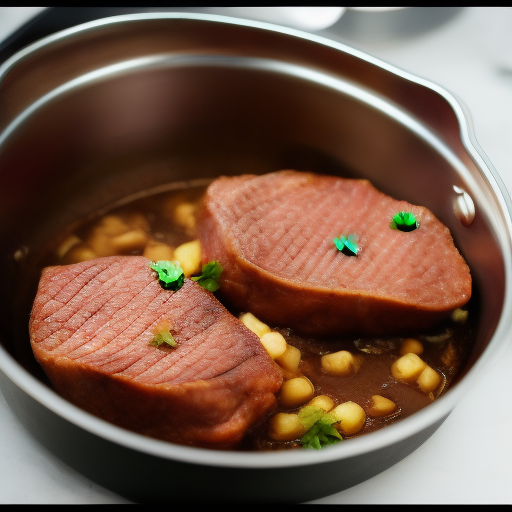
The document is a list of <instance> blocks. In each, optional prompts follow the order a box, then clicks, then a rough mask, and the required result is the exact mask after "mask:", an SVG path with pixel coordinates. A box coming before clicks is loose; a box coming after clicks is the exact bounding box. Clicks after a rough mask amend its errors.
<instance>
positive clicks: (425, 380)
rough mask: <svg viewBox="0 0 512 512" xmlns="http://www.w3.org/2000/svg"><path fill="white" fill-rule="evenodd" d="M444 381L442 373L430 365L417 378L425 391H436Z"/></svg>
mask: <svg viewBox="0 0 512 512" xmlns="http://www.w3.org/2000/svg"><path fill="white" fill-rule="evenodd" d="M442 381H443V377H441V375H440V374H439V373H437V372H436V371H435V370H434V369H433V368H431V367H430V366H427V367H426V368H425V369H424V370H423V371H422V372H421V374H420V376H419V377H418V380H417V382H418V386H419V387H420V389H421V390H422V391H423V392H424V393H430V392H431V391H435V390H436V389H437V388H438V387H439V385H440V384H441V382H442Z"/></svg>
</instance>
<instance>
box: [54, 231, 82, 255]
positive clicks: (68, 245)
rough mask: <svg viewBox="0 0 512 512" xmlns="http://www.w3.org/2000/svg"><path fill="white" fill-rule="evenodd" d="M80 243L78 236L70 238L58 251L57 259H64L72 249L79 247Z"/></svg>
mask: <svg viewBox="0 0 512 512" xmlns="http://www.w3.org/2000/svg"><path fill="white" fill-rule="evenodd" d="M80 242H81V240H80V238H78V237H77V236H76V235H71V236H68V237H67V238H66V240H64V241H63V242H62V243H61V244H60V246H59V248H58V249H57V257H58V258H63V257H64V256H65V255H66V254H67V253H68V252H69V250H70V249H71V248H72V247H74V246H75V245H78V244H79V243H80Z"/></svg>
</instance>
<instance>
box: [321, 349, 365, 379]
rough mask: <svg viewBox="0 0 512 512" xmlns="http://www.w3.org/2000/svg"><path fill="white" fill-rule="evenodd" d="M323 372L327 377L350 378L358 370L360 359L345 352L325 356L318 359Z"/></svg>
mask: <svg viewBox="0 0 512 512" xmlns="http://www.w3.org/2000/svg"><path fill="white" fill-rule="evenodd" d="M320 362H321V365H322V368H323V370H324V371H325V372H326V373H328V374H329V375H338V376H340V377H350V376H351V375H354V374H355V373H356V372H357V371H358V370H359V368H360V366H361V363H362V359H361V358H360V357H356V356H354V354H352V353H351V352H348V351H347V350H340V351H339V352H333V353H331V354H326V355H324V356H322V357H321V359H320Z"/></svg>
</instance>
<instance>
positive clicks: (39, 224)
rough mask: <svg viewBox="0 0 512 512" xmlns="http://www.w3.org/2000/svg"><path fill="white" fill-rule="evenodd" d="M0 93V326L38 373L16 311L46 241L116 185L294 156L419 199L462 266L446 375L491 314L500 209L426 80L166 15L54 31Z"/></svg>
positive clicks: (132, 186)
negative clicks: (465, 330) (462, 329)
mask: <svg viewBox="0 0 512 512" xmlns="http://www.w3.org/2000/svg"><path fill="white" fill-rule="evenodd" d="M199 25H200V27H199ZM30 84H35V85H34V87H30ZM0 97H1V98H3V99H0V109H1V108H3V107H4V106H5V110H4V111H5V112H7V116H6V122H5V123H4V127H6V128H5V131H4V134H3V136H2V138H1V139H0V140H1V146H0V165H1V169H0V180H1V183H2V186H1V187H0V210H1V215H0V233H1V236H2V239H3V244H2V249H1V258H2V260H3V264H2V265H1V266H0V279H1V280H2V282H3V283H4V293H3V294H2V297H1V301H2V308H1V311H2V318H1V324H0V335H1V339H2V343H3V345H4V346H5V347H6V349H7V350H8V351H9V352H10V353H11V354H12V355H13V356H14V357H15V358H16V359H17V360H18V361H19V362H20V363H21V364H22V365H23V366H24V367H25V368H27V369H28V370H29V371H30V372H31V373H33V374H34V375H36V376H38V377H39V378H40V379H41V380H43V381H45V377H44V375H43V374H42V372H41V370H40V369H39V366H38V365H37V363H36V362H35V361H34V359H33V356H32V353H31V350H30V346H29V341H28V332H27V327H28V318H29V314H30V308H31V304H32V300H33V298H34V295H35V291H36V286H37V279H38V275H39V272H40V269H41V267H42V266H43V265H45V264H46V260H45V257H46V254H48V252H49V251H50V249H51V247H55V246H56V245H57V244H58V240H61V239H63V238H64V237H65V236H66V235H67V234H68V233H69V232H71V231H72V230H73V229H74V228H75V227H76V225H77V223H79V222H81V221H83V220H84V219H86V218H89V217H90V216H92V215H97V214H98V213H99V212H102V211H106V210H108V209H109V208H111V207H112V206H113V205H116V204H119V202H122V201H125V200H127V198H131V197H135V196H137V195H140V194H145V193H147V191H149V190H153V189H155V188H158V187H172V186H177V184H179V183H182V182H184V181H185V182H189V181H192V182H195V181H199V182H207V181H209V180H211V179H213V178H215V177H216V176H219V175H235V174H242V173H257V174H259V173H266V172H271V171H275V170H279V169H284V168H294V169H297V170H305V171H306V170H307V171H314V172H318V173H327V174H335V175H340V176H346V177H359V178H367V179H369V180H370V181H371V182H372V183H373V184H374V185H375V186H376V187H377V188H379V189H381V190H382V191H383V192H385V193H387V194H389V195H391V196H393V197H395V198H396V199H404V200H407V201H409V202H411V203H415V204H420V205H423V206H426V207H427V208H429V209H431V210H432V211H433V212H434V213H435V214H436V216H437V217H438V218H439V219H440V220H441V221H442V222H443V223H444V224H446V225H447V226H448V227H449V229H450V230H451V232H452V235H453V237H454V240H455V242H456V245H457V246H458V247H459V249H460V250H461V252H462V254H463V255H464V257H465V258H466V260H467V262H468V264H469V266H470V268H471V271H472V276H473V281H474V287H475V291H474V298H473V299H472V303H473V306H472V307H473V308H474V310H475V312H476V314H477V321H476V322H475V327H474V329H475V342H474V346H473V347H471V350H470V351H469V353H468V359H467V362H466V366H465V369H464V371H463V372H461V374H460V375H459V379H460V378H461V377H462V376H463V375H464V372H465V371H467V370H468V369H469V368H470V367H471V366H472V364H473V363H474V362H475V361H476V360H477V359H478V357H479V356H480V355H481V354H482V352H483V351H484V350H485V348H486V347H487V345H488V344H489V342H490V340H491V338H492V336H493V333H494V331H495V330H496V327H497V325H498V322H499V320H500V315H501V310H502V308H503V303H504V296H505V264H504V259H503V254H502V248H501V245H500V236H502V235H501V234H500V233H501V231H500V230H502V229H503V227H502V225H503V214H502V213H501V210H500V206H499V200H498V199H497V198H496V196H495V194H494V191H493V188H492V186H491V185H490V184H489V182H488V181H487V177H486V176H485V175H484V174H483V173H482V171H481V170H480V169H479V168H478V166H477V165H476V163H475V162H474V161H473V159H472V158H471V157H470V155H469V154H468V152H467V151H466V150H465V148H464V146H463V144H462V143H461V141H460V133H459V132H460V126H459V122H458V120H457V117H456V115H455V113H454V111H453V108H452V107H451V105H450V104H449V102H448V101H447V100H446V99H445V98H443V97H442V96H440V95H439V94H438V93H437V92H435V91H433V90H431V89H429V88H428V87H425V86H423V85H420V84H417V83H413V82H411V81H408V80H406V79H405V78H403V77H400V76H397V75H395V74H393V73H391V72H389V71H386V70H385V69H383V68H380V67H378V66H376V65H374V64H371V63H370V62H368V61H365V60H364V59H361V58H359V57H358V56H357V55H354V54H351V53H349V52H346V53H345V52H343V51H341V50H340V49H336V48H332V47H328V46H325V45H322V44H319V43H317V42H312V41H306V40H303V39H301V38H298V37H294V36H288V35H285V34H280V33H275V32H272V31H268V30H257V29H255V28H250V27H249V28H248V27H245V28H243V27H241V26H238V25H236V24H235V25H230V24H225V23H217V22H212V23H199V22H198V21H197V20H184V19H168V20H143V21H140V22H139V23H137V24H132V23H126V24H121V23H120V24H112V25H110V26H109V25H106V26H99V27H96V28H93V29H90V30H86V31H84V32H82V33H80V32H79V33H77V34H75V35H73V36H72V37H62V38H60V39H56V40H55V41H54V42H52V43H51V44H49V45H47V46H43V47H42V48H41V49H40V50H38V51H36V52H35V53H33V54H28V55H27V56H25V57H24V58H22V59H20V60H19V61H18V62H17V63H16V64H15V65H14V66H12V68H10V69H9V70H7V71H6V72H5V78H4V82H3V83H2V85H1V86H0ZM454 186H456V187H461V188H462V189H464V190H466V191H467V192H468V193H469V195H470V196H471V197H472V198H473V201H474V204H475V208H476V216H475V218H474V220H473V222H472V223H470V225H466V224H464V223H462V222H461V221H460V218H458V217H457V215H455V213H454V207H453V202H454V199H455V198H456V195H457V194H456V193H455V192H454ZM433 250H435V248H433Z"/></svg>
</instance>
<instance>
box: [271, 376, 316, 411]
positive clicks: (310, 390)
mask: <svg viewBox="0 0 512 512" xmlns="http://www.w3.org/2000/svg"><path fill="white" fill-rule="evenodd" d="M314 393H315V388H314V386H313V384H311V381H310V380H309V379H308V378H306V377H295V378H293V379H290V380H286V381H284V382H283V385H282V386H281V392H280V394H279V402H280V403H281V405H283V406H284V407H298V406H299V405H303V404H305V403H306V402H307V401H308V400H310V399H311V398H312V396H313V394H314Z"/></svg>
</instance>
